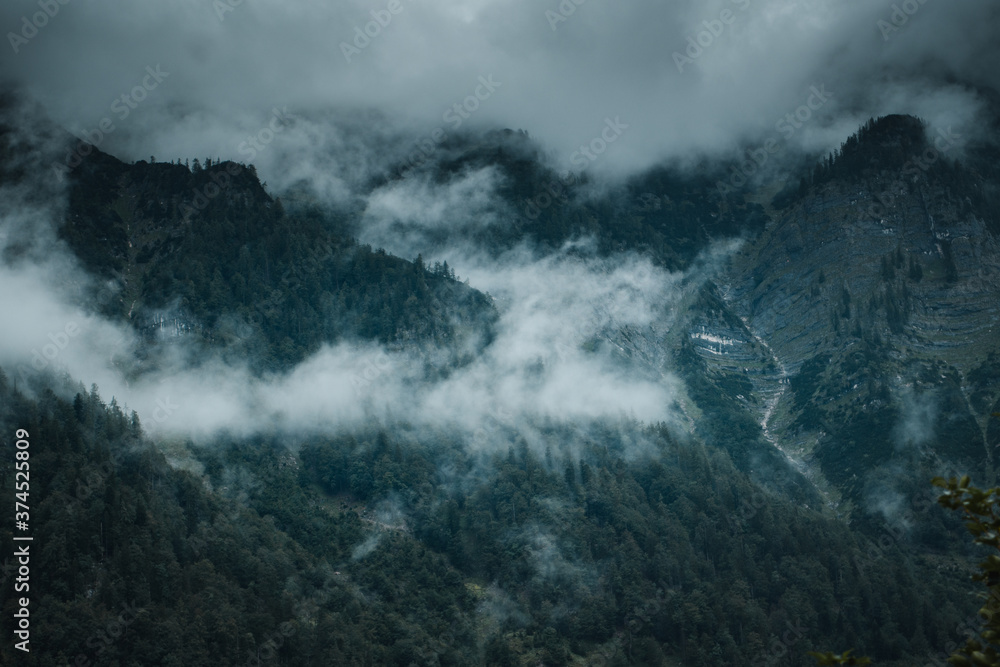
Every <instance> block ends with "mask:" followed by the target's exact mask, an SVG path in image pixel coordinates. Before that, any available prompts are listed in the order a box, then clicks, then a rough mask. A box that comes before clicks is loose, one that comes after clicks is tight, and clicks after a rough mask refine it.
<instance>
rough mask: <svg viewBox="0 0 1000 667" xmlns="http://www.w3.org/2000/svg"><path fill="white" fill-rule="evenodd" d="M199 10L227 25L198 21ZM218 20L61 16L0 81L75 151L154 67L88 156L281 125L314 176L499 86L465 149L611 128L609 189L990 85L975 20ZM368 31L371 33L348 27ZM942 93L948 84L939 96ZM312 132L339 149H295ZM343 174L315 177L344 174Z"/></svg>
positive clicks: (762, 15) (213, 142)
mask: <svg viewBox="0 0 1000 667" xmlns="http://www.w3.org/2000/svg"><path fill="white" fill-rule="evenodd" d="M220 4H221V5H223V6H225V7H229V8H230V9H231V11H225V12H219V10H218V6H219V5H220ZM231 4H234V3H232V2H230V3H229V4H226V0H224V2H222V3H211V2H196V1H195V0H187V1H183V0H176V1H174V2H167V3H163V2H155V1H154V0H138V1H137V2H132V3H128V4H127V5H122V4H121V3H112V2H109V1H107V0H94V1H92V2H78V1H77V2H70V3H68V4H66V5H64V6H60V9H59V12H58V14H57V15H55V16H53V17H52V18H51V19H48V20H47V21H46V23H47V24H46V25H44V27H42V28H40V29H39V30H38V31H37V35H35V36H34V37H32V38H31V39H30V40H28V41H27V43H23V44H20V45H19V48H18V52H17V53H16V54H13V53H8V57H7V58H6V59H5V61H6V63H7V70H8V72H7V73H8V76H9V77H11V78H13V79H15V80H17V81H19V82H21V83H22V84H23V85H25V86H27V87H28V89H29V90H30V91H31V92H32V93H33V94H35V95H36V96H37V97H38V99H40V100H42V102H43V103H44V104H45V106H46V107H47V108H48V109H49V110H50V112H51V113H52V114H53V116H54V117H55V118H56V119H57V120H59V121H60V122H62V123H64V124H66V125H67V126H69V127H72V128H74V129H76V130H77V131H83V130H89V129H92V128H94V127H97V124H98V123H99V122H100V120H101V119H102V118H104V117H110V118H111V119H112V120H115V121H118V119H117V117H116V115H115V112H114V111H113V110H112V107H113V105H114V104H115V101H116V100H120V99H121V96H122V95H128V94H129V92H130V91H132V90H133V89H134V87H135V86H137V85H141V83H142V81H143V77H144V76H145V73H146V68H147V67H148V66H154V67H155V66H156V65H160V66H161V67H162V69H163V70H164V71H166V72H169V77H168V78H167V79H165V80H164V81H163V82H162V83H161V84H160V85H159V86H158V87H157V88H156V89H155V90H153V91H151V92H149V94H148V96H145V97H146V99H144V100H143V101H142V102H141V103H140V104H138V105H137V108H135V109H134V110H132V112H131V114H130V116H129V117H128V118H125V119H121V120H120V122H116V131H115V132H114V133H112V134H111V135H110V136H109V137H108V139H107V144H106V148H108V149H109V150H111V151H112V152H114V153H116V154H119V155H121V156H123V157H126V158H145V157H146V156H148V155H149V154H151V153H152V154H156V155H157V156H158V157H159V158H160V159H172V158H175V157H193V156H195V155H203V154H211V155H213V156H218V157H221V158H233V159H241V155H240V152H239V150H238V146H239V145H240V143H241V141H242V140H243V138H245V136H246V133H247V132H253V131H255V130H257V129H259V128H260V127H261V126H262V125H263V124H264V123H266V122H267V119H268V118H269V117H270V115H271V110H272V109H273V108H275V107H278V108H283V107H285V106H288V107H289V108H291V109H293V110H294V111H297V112H299V113H302V114H306V115H308V116H309V117H310V118H313V119H314V122H313V123H310V124H309V127H310V128H311V129H312V131H313V133H314V134H313V136H312V139H313V141H312V142H311V143H309V142H308V139H309V136H310V135H309V131H308V130H307V129H305V128H303V131H302V134H301V135H300V136H298V137H296V138H294V139H289V140H287V141H286V142H283V145H284V149H283V150H287V151H294V152H295V153H296V154H297V155H298V156H299V158H300V159H304V160H305V161H306V162H307V163H312V162H316V163H317V164H321V163H322V159H321V158H319V157H313V156H303V155H302V152H303V149H304V148H306V147H309V146H315V147H318V148H320V149H323V150H330V149H334V148H342V147H343V144H344V143H351V142H352V139H347V138H345V134H346V132H347V130H348V129H350V130H353V131H355V133H356V131H357V130H358V129H359V119H361V120H360V123H361V124H362V125H363V128H364V130H365V134H366V135H371V136H372V137H382V138H383V139H384V138H387V137H392V138H397V139H398V138H401V137H403V136H407V135H409V136H410V138H411V139H413V138H416V137H417V136H421V135H422V134H423V133H425V132H428V131H430V130H432V129H433V128H436V127H442V128H444V129H445V130H446V131H449V130H451V129H453V125H452V124H450V123H448V122H447V121H446V120H445V118H446V115H447V113H448V110H449V109H452V108H454V105H455V104H456V103H458V104H461V103H462V102H463V101H464V100H467V99H468V98H469V97H470V96H475V94H476V91H477V88H478V87H479V85H480V84H479V81H480V77H484V76H490V75H492V76H493V77H495V80H497V81H498V82H500V83H501V86H500V87H499V88H498V89H496V90H495V91H494V92H492V94H491V95H490V96H489V97H488V99H484V100H482V101H481V102H479V101H476V100H474V102H476V103H475V106H476V109H475V111H474V112H473V113H471V114H470V117H469V118H468V119H467V120H465V123H466V127H467V128H475V127H487V126H494V125H497V126H506V127H513V128H524V129H527V130H528V131H529V132H530V133H531V134H532V135H533V136H535V137H536V138H538V139H539V140H540V141H541V142H542V143H543V145H544V146H545V147H546V148H547V150H548V151H549V152H550V154H551V157H552V160H553V162H554V163H556V164H557V165H561V166H564V167H565V166H569V164H570V159H571V156H572V154H573V152H574V151H576V150H577V149H578V148H579V146H581V145H583V144H585V143H586V142H589V141H590V140H592V139H593V138H595V137H596V136H598V133H599V132H600V131H601V129H602V126H603V124H604V122H605V119H606V118H609V117H610V118H615V117H620V118H621V120H622V122H625V123H627V124H628V125H629V126H630V128H629V130H628V132H627V133H626V134H625V135H624V136H622V137H621V139H620V141H618V142H616V143H615V144H614V145H613V146H611V147H610V148H609V149H608V150H607V152H606V153H605V154H604V155H603V156H602V157H601V159H600V160H599V161H597V162H595V163H594V164H593V165H592V168H593V169H595V170H598V171H602V170H603V171H608V172H615V173H620V172H622V171H623V170H624V171H625V172H630V171H633V170H636V169H640V168H643V167H645V166H648V165H650V164H651V163H653V162H655V161H658V160H661V159H670V158H678V157H681V156H688V155H691V154H692V153H697V152H701V151H707V152H719V151H730V150H733V149H735V148H737V147H738V146H740V145H742V144H743V143H745V142H747V141H752V140H753V138H754V137H755V136H758V135H759V134H760V133H761V132H764V131H773V124H774V123H775V122H776V120H777V119H780V118H781V117H783V116H784V115H785V114H787V113H788V112H790V111H794V110H795V109H796V108H797V107H798V106H799V105H801V104H802V99H803V98H804V97H805V96H806V95H808V90H809V86H810V85H813V84H816V85H819V84H825V85H827V86H828V87H829V89H830V90H832V91H833V92H834V93H835V96H836V97H835V103H833V104H830V105H828V106H825V107H824V109H823V111H822V114H821V117H820V119H819V122H817V123H816V124H815V127H814V128H811V129H810V131H809V132H808V133H802V134H801V135H800V136H799V137H798V138H796V140H795V141H796V142H800V141H801V142H803V143H805V144H807V145H808V146H809V147H811V148H831V147H835V146H836V145H838V144H839V142H840V141H841V140H842V139H843V138H844V135H845V133H846V132H848V131H850V130H852V129H853V128H855V127H856V126H857V124H858V123H859V122H861V121H863V120H864V119H866V118H867V117H868V116H870V115H878V114H885V113H892V112H917V113H921V114H923V115H925V116H927V120H929V121H930V122H931V123H932V124H934V125H937V126H947V125H948V124H951V123H955V122H963V123H969V122H970V120H971V119H973V118H975V111H976V109H977V107H978V104H979V102H978V96H977V93H976V91H975V90H974V89H972V88H971V87H969V85H978V86H987V87H992V88H996V87H997V84H998V77H1000V75H998V73H997V72H996V70H995V68H993V67H992V63H995V62H996V61H997V55H998V53H997V50H998V49H1000V41H998V40H997V39H996V26H997V25H1000V21H998V20H997V19H998V16H997V14H998V8H997V7H996V4H995V3H993V2H990V1H989V0H963V1H960V2H952V3H945V2H942V1H940V0H928V1H927V2H925V3H923V4H920V3H918V2H917V0H909V2H906V3H892V2H870V3H859V2H849V1H848V0H797V1H794V2H790V1H788V0H712V1H710V2H695V1H694V0H684V1H682V2H674V3H656V2H652V0H648V1H642V2H632V3H611V2H607V1H606V0H588V1H587V2H584V3H582V4H580V5H579V6H577V5H576V4H575V3H572V2H569V1H568V0H567V1H566V2H563V3H561V4H560V3H559V2H556V1H555V0H551V1H549V2H542V3H534V2H527V1H526V0H465V1H462V2H451V1H449V2H443V1H439V2H432V1H431V0H424V1H422V2H419V3H417V2H412V1H411V0H399V5H398V9H399V11H398V12H397V13H395V14H391V13H389V12H388V9H387V7H388V6H389V4H390V3H389V2H388V1H387V2H378V1H373V2H359V1H352V2H346V3H335V4H329V3H321V2H318V1H299V2H294V3H287V2H278V0H256V1H254V0H246V1H245V2H241V3H235V4H236V6H235V7H230V5H231ZM894 4H896V5H901V6H906V7H907V8H915V9H916V11H915V12H914V13H913V14H912V15H907V16H905V17H904V16H903V15H899V16H897V17H896V21H897V23H900V25H899V26H898V28H897V27H896V26H895V25H893V27H894V28H897V29H896V30H894V31H886V30H885V28H884V27H880V24H879V22H880V21H883V22H890V24H891V21H892V20H893V12H894V9H893V5H894ZM911 6H912V7H911ZM560 7H562V8H563V9H562V14H560ZM573 7H575V9H574V10H573V11H572V13H570V12H569V8H573ZM36 11H38V6H37V4H36V3H35V2H28V1H23V2H15V3H7V4H6V5H5V6H4V7H3V8H2V9H0V26H4V27H5V30H9V31H12V32H15V33H16V32H18V31H19V30H20V29H21V28H22V27H23V22H22V17H24V16H29V17H30V16H31V14H33V13H34V12H36ZM372 12H375V14H374V15H373V14H372ZM547 12H555V15H559V16H562V15H563V14H565V15H566V16H565V19H566V20H564V21H563V20H559V21H553V20H552V16H553V14H548V15H547ZM723 12H730V14H727V15H724V14H723ZM220 14H221V16H220ZM387 15H388V16H390V18H391V20H388V21H387V20H386V16H387ZM377 18H381V20H382V22H383V23H385V25H384V26H382V25H380V24H378V23H372V24H371V25H367V24H369V23H371V22H372V21H375V20H376V19H377ZM723 18H726V19H729V20H728V22H723ZM903 18H905V23H902V19H903ZM366 25H367V27H368V28H369V32H370V33H372V34H374V35H375V36H373V37H369V38H368V42H367V43H366V44H365V46H364V47H363V48H361V49H358V51H359V53H357V54H354V55H352V56H351V57H350V62H348V58H347V57H346V56H345V55H344V47H343V44H344V43H347V44H350V43H351V42H352V41H353V40H354V39H355V36H356V29H359V30H362V31H363V30H364V29H365V28H366ZM704 31H708V32H704ZM713 31H714V32H715V33H718V34H710V33H712V32H713ZM29 32H30V31H29ZM376 33H377V34H376ZM702 33H703V34H702ZM688 38H691V39H693V40H695V41H696V42H697V40H699V39H700V40H701V41H702V43H703V44H705V46H703V47H701V51H700V52H698V51H697V49H693V50H692V53H697V54H698V55H697V57H696V58H694V59H693V62H691V63H688V64H687V65H686V66H685V67H683V68H682V69H683V71H678V69H679V68H678V66H677V64H676V61H675V57H674V54H675V53H681V54H684V53H685V50H686V48H687V47H688V46H689V44H690V43H689V41H688ZM8 41H9V38H8ZM358 43H359V44H362V43H365V42H364V40H363V39H360V38H359V41H358ZM6 48H10V49H11V51H13V48H12V47H11V46H10V45H9V44H8V45H6ZM354 48H357V47H354ZM949 79H950V80H952V81H954V82H957V83H953V84H952V85H950V86H948V87H946V88H942V83H943V82H945V81H948V80H949ZM481 92H482V91H481ZM373 110H374V111H377V112H378V114H379V115H378V116H372V115H369V114H370V113H371V112H372V111H373ZM319 119H324V120H326V121H329V124H326V123H323V122H319ZM344 119H349V122H348V121H344ZM334 120H336V121H337V122H333V121H334ZM341 121H343V122H345V123H347V124H346V125H339V124H338V123H340V122H341ZM324 126H325V127H338V128H340V129H339V130H336V131H334V130H329V133H330V134H331V138H329V139H328V138H326V137H324V138H323V139H321V140H320V141H315V140H316V138H317V137H316V136H315V130H316V127H324ZM970 129H971V128H970ZM370 151H371V147H370V149H369V152H368V153H367V156H368V157H369V158H372V157H377V156H378V152H376V153H372V152H370ZM280 153H281V151H280V150H274V151H270V150H269V151H265V152H264V153H263V154H262V155H261V156H260V159H259V160H258V161H259V162H260V163H261V164H260V166H261V167H262V175H263V176H264V177H265V178H269V179H270V178H273V177H277V175H278V174H281V173H282V171H281V170H280V169H279V168H278V165H279V164H281V159H280ZM390 153H391V151H390ZM360 155H361V153H359V152H357V151H355V152H348V153H347V154H346V155H344V154H342V155H341V156H340V157H339V158H326V159H327V160H328V161H329V160H330V159H333V160H335V161H336V160H340V161H343V164H344V165H347V164H350V163H351V162H354V161H356V160H357V159H358V157H359V156H360ZM244 159H245V156H244ZM355 166H358V165H355ZM362 166H363V165H362ZM341 170H342V171H346V170H347V167H346V166H342V167H341ZM334 171H335V172H336V171H337V170H336V169H335V170H334ZM314 176H315V174H313V173H310V174H308V177H310V178H312V177H314ZM327 185H328V186H330V187H332V188H333V189H334V190H336V183H335V182H334V183H328V184H327Z"/></svg>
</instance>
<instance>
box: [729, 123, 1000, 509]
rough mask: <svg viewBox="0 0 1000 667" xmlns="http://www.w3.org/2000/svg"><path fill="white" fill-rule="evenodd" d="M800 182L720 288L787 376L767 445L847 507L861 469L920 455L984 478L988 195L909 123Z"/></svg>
mask: <svg viewBox="0 0 1000 667" xmlns="http://www.w3.org/2000/svg"><path fill="white" fill-rule="evenodd" d="M936 143H937V145H939V146H943V147H945V148H947V144H945V143H944V142H942V141H937V142H936ZM811 180H812V181H813V183H814V184H813V185H811V186H809V185H806V184H803V186H801V187H800V189H799V192H798V193H796V195H795V196H794V197H792V198H791V201H788V202H787V204H786V206H785V208H783V209H782V210H781V211H780V213H779V214H778V215H777V217H776V219H775V220H774V221H773V222H772V223H771V224H770V225H769V226H768V228H767V229H766V230H765V232H764V233H763V234H761V235H760V236H759V237H757V238H756V239H755V240H754V241H753V242H752V243H749V244H747V246H745V247H744V248H743V250H742V251H741V252H740V253H739V254H738V255H737V256H736V257H735V258H734V260H733V263H732V269H731V270H730V271H729V272H728V274H727V275H726V277H725V278H724V281H725V283H724V289H723V293H725V294H726V295H727V302H728V304H729V306H730V307H731V308H732V310H733V311H734V312H736V313H737V314H738V315H739V316H741V317H742V318H745V320H746V322H747V324H748V326H749V327H750V328H751V329H753V330H754V331H756V332H757V333H759V335H760V336H761V337H762V338H764V339H765V340H766V341H767V343H768V345H769V346H770V347H771V348H772V349H773V350H774V352H775V355H776V356H777V357H778V358H779V359H780V361H781V362H782V363H783V364H784V365H785V366H786V367H787V368H788V370H789V372H790V374H791V375H792V379H791V389H792V391H789V392H785V393H783V394H782V395H781V398H780V400H779V401H778V403H777V405H776V406H775V407H774V409H773V410H772V414H773V417H772V419H773V421H774V430H775V437H776V438H777V439H778V441H779V442H783V443H786V446H788V447H789V448H791V449H793V450H794V451H795V452H796V455H797V456H799V457H802V458H804V459H807V460H809V461H810V462H811V463H813V464H815V468H816V469H817V471H821V472H822V473H823V474H824V475H825V476H826V477H827V478H829V479H830V480H831V481H833V482H834V484H835V485H836V486H837V487H838V488H839V489H841V490H842V491H844V492H845V493H846V494H847V496H848V497H850V498H853V499H858V498H859V497H860V496H861V495H862V491H863V486H864V481H865V477H866V474H867V472H868V471H870V470H871V469H873V468H875V467H877V466H883V465H887V464H889V463H890V462H892V461H896V460H897V459H898V460H903V461H906V460H909V459H910V458H911V457H912V456H917V458H919V455H920V453H921V452H922V453H924V454H929V455H932V456H938V457H941V458H943V459H946V460H948V461H950V462H953V463H955V464H956V465H959V466H963V467H966V468H967V469H970V470H981V469H984V468H985V467H987V466H988V465H989V464H991V463H992V460H993V457H994V450H995V447H996V444H997V443H996V442H993V441H992V440H991V441H990V442H989V443H987V441H986V438H987V433H986V431H987V428H988V426H989V424H988V421H989V419H990V418H989V411H988V410H987V407H988V406H991V405H993V404H994V403H995V401H996V400H997V398H1000V394H998V393H997V391H996V388H995V386H993V385H990V387H986V386H985V385H982V384H981V383H982V381H983V379H985V377H987V376H989V375H990V372H989V371H988V369H987V368H986V367H984V366H983V365H984V363H987V360H988V359H989V358H990V355H991V354H993V353H995V352H996V351H997V349H998V347H1000V335H998V334H1000V303H998V300H997V295H998V294H1000V243H998V239H997V236H996V235H995V230H996V229H997V218H998V212H997V211H996V210H995V209H993V208H991V207H990V206H989V205H988V203H987V202H986V201H985V200H984V198H983V196H982V193H983V191H984V190H985V189H986V188H987V187H989V186H990V184H988V183H986V182H984V179H983V176H982V175H981V174H980V173H978V172H977V171H975V170H973V169H970V168H968V167H963V166H961V165H959V164H956V163H954V162H952V161H951V160H950V159H949V158H948V157H947V156H946V154H945V153H944V152H941V151H938V150H937V149H936V148H935V138H934V137H931V138H929V139H928V138H925V135H924V128H923V126H922V125H921V124H920V123H919V122H918V121H916V120H915V119H912V118H907V117H889V118H886V119H880V120H879V121H878V122H874V123H872V124H870V125H869V126H866V128H864V129H863V130H862V132H861V133H859V135H856V136H855V137H853V138H852V140H851V141H849V142H848V143H847V144H845V146H844V149H843V151H842V152H841V153H840V154H839V155H838V156H837V157H836V158H832V159H831V160H829V161H828V162H827V163H826V165H825V166H824V167H823V168H818V169H817V171H816V173H815V174H814V175H813V177H812V179H811ZM989 368H992V366H989ZM970 377H979V378H981V380H979V382H980V384H978V385H974V384H973V382H972V381H971V380H970ZM972 391H976V392H977V405H976V406H975V407H973V406H972V405H971V404H970V403H969V401H968V396H969V395H970V394H971V392H972ZM887 436H891V437H887Z"/></svg>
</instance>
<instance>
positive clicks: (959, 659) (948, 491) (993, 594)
mask: <svg viewBox="0 0 1000 667" xmlns="http://www.w3.org/2000/svg"><path fill="white" fill-rule="evenodd" d="M932 483H933V484H934V486H938V487H941V488H942V489H944V492H943V493H942V494H941V497H940V498H939V499H938V502H939V503H940V504H941V506H942V507H946V508H948V509H951V510H958V511H959V512H961V513H962V515H963V518H964V519H965V520H966V523H965V527H966V528H967V529H968V531H969V532H970V533H971V534H972V536H973V540H974V541H975V542H976V544H981V545H983V546H986V547H990V548H991V549H992V550H993V551H994V552H997V551H1000V487H995V488H992V489H986V490H982V489H978V488H976V487H974V486H971V480H970V479H969V476H968V475H965V476H963V477H962V478H960V479H959V478H955V477H952V478H950V479H947V480H946V479H944V478H942V477H935V478H934V480H933V482H932ZM979 569H980V574H978V575H976V576H975V577H974V579H975V580H976V581H982V582H984V583H985V584H986V589H987V591H986V593H981V594H980V595H981V597H982V598H983V599H985V600H986V604H984V605H983V607H982V608H981V609H980V610H979V614H980V616H982V617H983V618H984V619H985V623H984V624H983V629H982V631H981V632H980V634H979V637H978V638H970V639H968V640H967V641H966V644H965V646H964V647H963V648H961V649H959V650H958V651H957V652H956V653H955V654H954V655H953V656H952V657H951V658H949V660H948V662H950V663H951V664H953V665H958V666H959V667H973V666H975V667H997V666H998V665H1000V613H998V608H997V606H998V603H1000V555H998V554H997V553H991V554H990V555H989V556H987V558H986V560H984V561H983V562H981V563H980V564H979Z"/></svg>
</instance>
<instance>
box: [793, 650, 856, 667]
mask: <svg viewBox="0 0 1000 667" xmlns="http://www.w3.org/2000/svg"><path fill="white" fill-rule="evenodd" d="M808 655H810V656H812V657H813V658H816V664H817V665H870V664H872V661H871V660H870V659H868V658H855V657H854V656H852V655H851V651H844V652H843V653H841V654H840V655H834V654H833V653H829V652H827V653H816V652H815V651H810V652H809V653H808Z"/></svg>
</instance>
